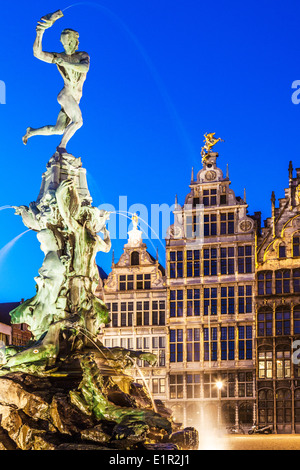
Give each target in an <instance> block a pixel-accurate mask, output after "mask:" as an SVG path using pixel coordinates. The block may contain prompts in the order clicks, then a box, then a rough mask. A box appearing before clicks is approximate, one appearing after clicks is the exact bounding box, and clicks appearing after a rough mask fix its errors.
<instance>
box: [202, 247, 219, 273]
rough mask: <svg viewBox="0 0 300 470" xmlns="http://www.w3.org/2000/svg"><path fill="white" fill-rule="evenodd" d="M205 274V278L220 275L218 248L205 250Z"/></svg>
mask: <svg viewBox="0 0 300 470" xmlns="http://www.w3.org/2000/svg"><path fill="white" fill-rule="evenodd" d="M203 259H204V261H203V274H204V276H216V275H217V274H218V264H217V262H218V261H217V260H218V251H217V248H204V249H203Z"/></svg>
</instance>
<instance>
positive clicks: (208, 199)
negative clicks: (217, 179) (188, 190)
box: [203, 189, 217, 206]
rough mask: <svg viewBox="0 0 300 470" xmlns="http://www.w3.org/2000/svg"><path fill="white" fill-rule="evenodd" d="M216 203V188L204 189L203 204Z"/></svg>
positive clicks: (211, 204)
mask: <svg viewBox="0 0 300 470" xmlns="http://www.w3.org/2000/svg"><path fill="white" fill-rule="evenodd" d="M216 204H217V190H216V189H204V191H203V205H204V206H215V205H216Z"/></svg>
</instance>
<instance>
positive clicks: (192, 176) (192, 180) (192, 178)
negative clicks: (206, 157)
mask: <svg viewBox="0 0 300 470" xmlns="http://www.w3.org/2000/svg"><path fill="white" fill-rule="evenodd" d="M193 182H194V167H193V166H192V174H191V183H193Z"/></svg>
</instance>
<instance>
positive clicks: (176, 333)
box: [170, 329, 183, 362]
mask: <svg viewBox="0 0 300 470" xmlns="http://www.w3.org/2000/svg"><path fill="white" fill-rule="evenodd" d="M170 362H183V330H182V329H177V330H173V329H171V330H170Z"/></svg>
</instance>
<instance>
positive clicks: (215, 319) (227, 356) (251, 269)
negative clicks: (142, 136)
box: [166, 152, 257, 425]
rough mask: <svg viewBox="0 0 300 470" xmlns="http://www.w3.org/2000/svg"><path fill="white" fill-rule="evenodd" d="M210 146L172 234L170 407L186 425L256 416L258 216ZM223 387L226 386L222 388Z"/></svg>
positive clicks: (168, 253) (169, 248)
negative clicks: (233, 186) (234, 188)
mask: <svg viewBox="0 0 300 470" xmlns="http://www.w3.org/2000/svg"><path fill="white" fill-rule="evenodd" d="M217 157H218V154H217V153H213V152H210V153H209V154H208V155H207V156H206V158H204V159H203V168H202V169H201V170H200V171H199V173H198V174H197V178H196V180H195V181H194V176H193V174H192V180H191V183H190V193H189V194H188V195H187V196H186V199H185V203H184V205H183V207H180V206H179V205H178V204H177V205H176V208H175V211H174V225H172V226H171V227H170V228H169V238H167V240H166V264H167V269H166V277H167V323H168V326H169V329H170V333H169V357H168V364H169V386H168V388H167V402H168V407H169V408H172V409H173V411H174V412H175V416H176V417H177V419H178V420H179V421H181V422H184V423H185V424H186V425H193V424H196V423H195V420H199V419H200V420H201V418H202V417H204V418H206V417H207V416H209V417H210V419H211V420H213V421H214V422H217V421H219V422H220V421H222V422H223V423H227V424H229V423H230V424H238V423H241V424H245V425H251V424H252V422H253V420H254V419H255V413H256V410H255V353H254V349H253V346H254V333H255V322H254V320H255V316H254V290H255V239H256V226H257V222H256V220H255V219H256V218H255V217H249V216H248V215H247V207H248V206H247V204H246V201H245V200H242V199H241V198H239V197H236V196H235V195H234V192H233V191H232V190H231V189H230V181H229V178H228V176H226V177H224V176H223V173H222V171H221V170H220V169H219V168H218V167H217V163H216V160H217ZM217 385H219V388H218V386H217Z"/></svg>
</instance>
